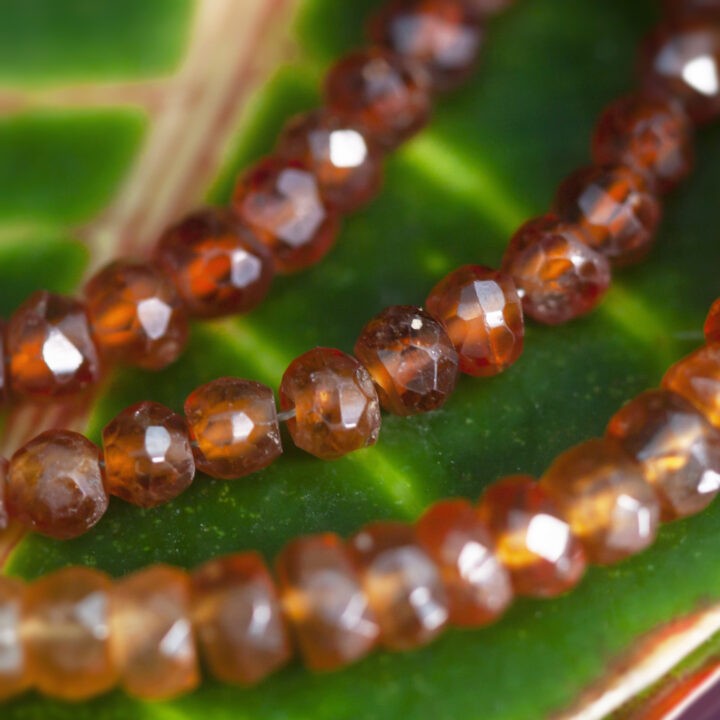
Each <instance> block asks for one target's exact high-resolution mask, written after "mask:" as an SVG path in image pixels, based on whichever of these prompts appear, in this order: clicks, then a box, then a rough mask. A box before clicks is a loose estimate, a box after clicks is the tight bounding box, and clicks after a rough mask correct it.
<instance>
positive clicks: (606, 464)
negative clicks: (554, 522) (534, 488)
mask: <svg viewBox="0 0 720 720" xmlns="http://www.w3.org/2000/svg"><path fill="white" fill-rule="evenodd" d="M540 484H541V486H542V487H543V488H544V490H545V491H547V492H548V493H550V494H551V495H552V496H553V498H554V499H555V501H556V502H557V503H558V506H559V507H560V510H561V512H562V513H563V516H564V517H566V518H567V520H568V522H569V523H570V527H571V528H572V531H573V533H574V534H575V535H576V536H577V537H578V538H579V539H580V540H581V542H582V543H583V545H584V547H585V550H586V552H587V554H588V558H589V559H590V560H591V561H592V562H595V563H599V564H603V565H605V564H609V563H614V562H617V561H618V560H622V559H623V558H625V557H627V556H628V555H634V554H635V553H638V552H640V551H641V550H644V549H645V548H646V547H647V546H648V545H650V544H651V543H652V542H653V540H654V539H655V535H656V534H657V529H658V523H659V519H660V507H659V504H658V501H657V498H656V496H655V493H654V492H653V490H652V488H651V487H650V485H648V484H647V483H646V482H645V479H644V477H643V474H642V471H641V469H640V467H639V465H637V463H635V462H633V461H632V460H631V459H630V458H629V457H628V456H627V455H626V454H625V453H624V452H623V451H622V449H621V448H620V446H619V445H617V444H616V443H614V442H612V441H608V440H600V439H594V440H588V441H587V442H584V443H581V444H580V445H576V446H575V447H573V448H570V450H567V451H566V452H564V453H563V454H562V455H560V456H558V457H557V458H556V459H555V461H554V462H553V463H552V465H551V466H550V467H549V468H548V470H547V471H546V472H545V474H544V475H543V477H542V478H541V480H540Z"/></svg>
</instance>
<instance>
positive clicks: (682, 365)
mask: <svg viewBox="0 0 720 720" xmlns="http://www.w3.org/2000/svg"><path fill="white" fill-rule="evenodd" d="M662 386H663V387H664V388H666V389H667V390H672V391H673V392H675V393H677V394H678V395H681V396H682V397H684V398H685V399H686V400H689V401H690V402H691V403H692V404H693V405H694V406H695V407H696V408H698V410H700V412H701V413H703V415H705V417H707V419H708V420H709V421H710V422H711V423H712V424H713V425H715V426H716V427H720V343H712V344H710V345H705V346H704V347H701V348H700V349H699V350H696V351H695V352H694V353H691V354H690V355H688V356H687V357H685V358H683V359H682V360H680V361H679V362H677V363H675V365H673V366H672V367H671V368H670V369H669V370H668V371H667V372H666V373H665V377H664V378H663V381H662Z"/></svg>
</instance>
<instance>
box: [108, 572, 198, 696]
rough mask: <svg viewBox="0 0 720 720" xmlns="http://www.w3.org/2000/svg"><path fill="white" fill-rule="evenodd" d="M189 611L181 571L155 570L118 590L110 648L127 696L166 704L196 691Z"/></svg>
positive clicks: (185, 581)
mask: <svg viewBox="0 0 720 720" xmlns="http://www.w3.org/2000/svg"><path fill="white" fill-rule="evenodd" d="M190 609H191V608H190V578H189V577H188V575H187V573H185V572H183V571H182V570H178V569H177V568H172V567H168V566H166V565H154V566H152V567H150V568H148V569H147V570H141V571H140V572H137V573H135V574H134V575H130V576H128V577H126V578H123V579H122V580H119V581H118V582H117V583H116V584H115V587H114V588H113V591H112V612H111V618H110V632H111V635H110V637H111V646H112V653H113V658H114V660H115V662H116V664H117V667H118V668H119V670H120V682H121V684H122V686H123V687H124V688H125V690H126V691H127V692H128V693H130V694H131V695H134V696H136V697H139V698H145V699H150V700H162V699H168V698H172V697H175V696H177V695H181V694H183V693H186V692H189V691H190V690H192V689H193V688H195V687H196V686H197V684H198V682H199V674H198V666H197V657H196V651H195V643H194V641H193V630H192V624H191V620H190Z"/></svg>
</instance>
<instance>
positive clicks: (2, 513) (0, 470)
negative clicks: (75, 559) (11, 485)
mask: <svg viewBox="0 0 720 720" xmlns="http://www.w3.org/2000/svg"><path fill="white" fill-rule="evenodd" d="M8 467H9V463H8V461H7V460H6V459H5V458H4V457H0V531H2V530H4V529H5V528H6V527H7V526H8V523H9V522H10V516H9V515H8V509H7V501H6V500H5V492H6V490H5V487H6V485H7V474H8Z"/></svg>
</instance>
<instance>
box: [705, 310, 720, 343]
mask: <svg viewBox="0 0 720 720" xmlns="http://www.w3.org/2000/svg"><path fill="white" fill-rule="evenodd" d="M703 330H704V332H705V340H707V342H709V343H716V342H720V300H716V301H715V302H714V303H713V304H712V306H711V308H710V312H708V315H707V318H706V319H705V327H704V328H703Z"/></svg>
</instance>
